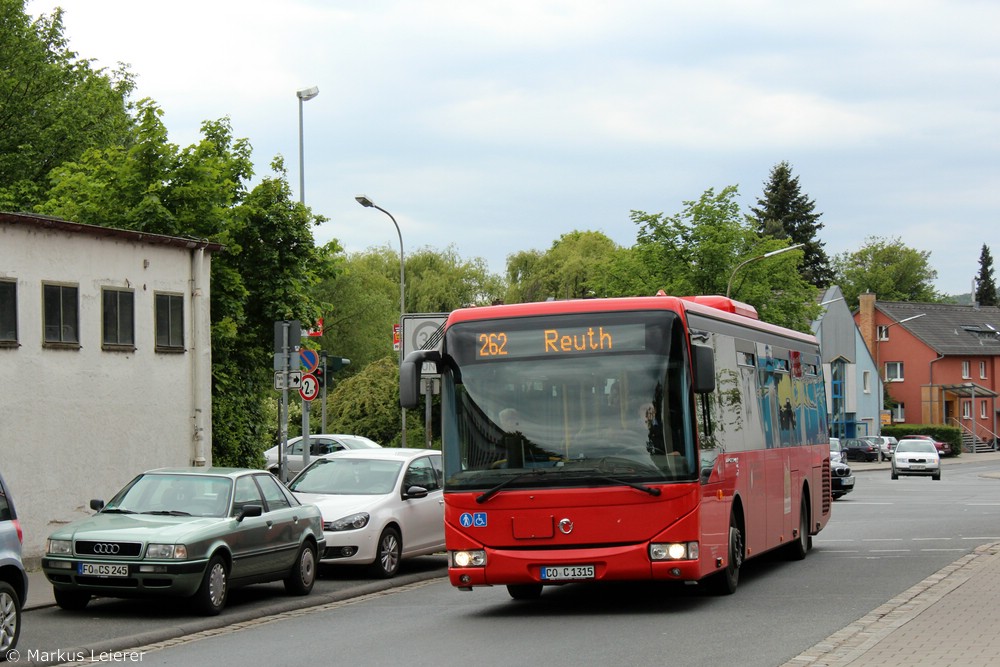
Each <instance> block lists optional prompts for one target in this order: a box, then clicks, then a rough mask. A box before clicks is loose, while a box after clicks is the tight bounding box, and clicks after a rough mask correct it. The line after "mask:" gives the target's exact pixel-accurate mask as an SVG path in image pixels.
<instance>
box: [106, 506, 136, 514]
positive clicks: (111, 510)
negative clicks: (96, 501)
mask: <svg viewBox="0 0 1000 667" xmlns="http://www.w3.org/2000/svg"><path fill="white" fill-rule="evenodd" d="M135 513H136V512H135V510H127V509H124V508H122V507H104V508H102V509H101V514H135Z"/></svg>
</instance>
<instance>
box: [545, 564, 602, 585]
mask: <svg viewBox="0 0 1000 667" xmlns="http://www.w3.org/2000/svg"><path fill="white" fill-rule="evenodd" d="M593 578H594V566H593V565H547V566H545V567H543V568H542V579H544V580H546V581H561V580H562V581H564V580H567V579H593Z"/></svg>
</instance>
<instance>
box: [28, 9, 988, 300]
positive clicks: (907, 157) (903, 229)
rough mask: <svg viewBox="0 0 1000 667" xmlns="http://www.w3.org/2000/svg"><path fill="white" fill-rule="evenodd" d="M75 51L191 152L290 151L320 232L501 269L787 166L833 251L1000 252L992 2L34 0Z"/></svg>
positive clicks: (946, 281)
mask: <svg viewBox="0 0 1000 667" xmlns="http://www.w3.org/2000/svg"><path fill="white" fill-rule="evenodd" d="M56 6H61V7H63V8H64V9H65V10H66V16H65V25H66V36H67V38H68V39H69V41H70V46H71V48H73V49H74V50H76V51H77V52H78V53H79V54H80V56H82V57H88V58H94V59H96V60H97V63H98V64H99V65H105V66H109V67H112V66H114V65H115V64H116V63H117V62H124V63H128V64H129V65H130V66H131V69H132V71H133V73H134V74H135V75H136V76H137V80H138V91H137V94H136V97H137V98H141V97H150V98H152V99H154V100H155V101H156V102H157V103H158V104H159V105H160V106H161V107H162V109H163V110H164V122H165V124H166V126H167V129H168V131H169V132H170V140H171V141H172V142H173V143H176V144H179V145H181V146H187V145H189V144H191V143H193V142H195V141H196V140H197V139H198V136H199V135H198V130H199V127H200V125H201V123H202V122H203V121H205V120H209V119H218V118H221V117H223V116H229V117H230V119H231V122H232V126H233V130H234V133H235V135H236V136H238V137H246V138H248V139H249V140H250V142H251V143H252V145H253V148H254V158H255V163H256V165H257V175H258V177H260V176H265V175H267V174H268V173H269V171H270V170H269V163H270V161H271V159H272V158H273V157H274V156H275V155H277V154H280V155H282V156H284V158H285V161H286V165H287V167H288V175H289V181H290V183H291V184H292V185H293V189H294V191H295V193H296V196H297V195H298V192H299V142H298V139H299V124H298V123H299V116H298V112H299V101H298V99H297V97H296V94H295V91H296V90H298V89H301V88H306V87H309V86H314V85H315V86H318V87H319V90H320V93H319V96H318V97H316V98H315V99H313V100H311V101H309V102H305V103H304V104H303V115H304V137H305V199H306V203H307V204H308V205H310V206H311V207H312V208H313V209H314V211H316V212H317V213H319V214H322V215H324V216H326V217H328V218H329V219H330V221H329V222H328V223H325V224H324V225H322V226H321V227H320V228H318V229H317V230H316V239H317V241H318V242H326V241H328V240H330V239H333V238H336V239H338V240H340V242H341V243H342V244H343V245H344V247H345V248H346V249H347V250H348V251H357V250H364V249H366V248H369V247H372V246H387V245H388V246H390V247H392V248H394V249H397V250H398V247H399V241H398V237H397V236H396V230H395V228H394V227H393V226H392V222H391V221H390V220H389V219H388V218H387V217H386V216H385V215H383V214H382V213H380V212H379V211H376V210H374V209H365V208H362V207H361V206H360V205H358V204H357V203H356V202H355V200H354V196H355V195H357V194H360V193H364V194H367V195H368V196H369V198H371V199H372V200H373V201H374V202H375V203H376V204H378V205H379V206H381V207H383V208H385V209H386V210H388V211H389V212H390V213H392V215H393V216H394V217H395V218H396V220H397V221H398V222H399V225H400V227H401V229H402V236H403V245H404V249H405V251H406V253H407V254H408V253H409V252H410V251H411V250H415V249H417V248H421V247H426V246H429V247H431V248H435V249H439V250H440V249H444V248H446V247H447V246H448V245H451V244H453V245H454V247H455V249H456V250H457V252H458V254H459V255H460V256H461V257H463V258H465V259H471V258H474V257H482V258H483V259H485V260H486V261H487V262H488V263H489V266H490V269H491V270H492V271H494V272H496V273H502V272H503V270H504V267H505V262H506V258H507V256H508V255H509V254H511V253H514V252H517V251H520V250H528V249H537V250H545V249H547V248H548V247H550V246H551V245H552V243H553V241H555V240H556V239H558V238H559V236H560V235H562V234H565V233H567V232H570V231H573V230H575V229H579V230H598V231H602V232H604V233H605V234H607V235H608V236H610V237H611V238H612V239H614V240H615V241H616V242H618V243H620V244H622V245H626V246H628V245H632V244H633V243H634V241H635V233H636V227H635V225H634V224H633V223H632V222H631V221H630V219H629V212H630V211H631V210H633V209H635V210H641V211H646V212H649V213H655V212H664V213H666V214H668V215H670V214H674V213H678V212H679V211H680V210H681V209H682V208H683V202H684V201H687V200H693V199H697V198H698V197H699V196H700V195H701V194H702V193H703V192H704V191H705V190H707V189H708V188H714V189H715V190H716V191H718V190H720V189H721V188H723V187H725V186H727V185H737V186H739V191H740V195H741V196H740V201H741V202H742V204H743V206H744V208H745V209H749V207H750V206H753V205H755V204H756V200H757V198H758V197H759V196H760V195H761V193H762V190H763V185H764V183H765V181H766V180H767V178H768V175H769V173H770V170H771V168H772V167H773V166H774V165H776V164H777V163H779V162H781V161H782V160H787V161H788V162H789V163H790V164H791V166H792V171H793V174H794V175H796V176H798V178H799V182H800V185H801V188H802V191H803V192H804V193H805V194H806V195H807V196H809V197H810V198H811V199H813V200H814V201H815V202H816V211H817V212H819V213H822V218H821V219H820V220H821V222H823V223H824V224H825V228H824V229H822V230H821V231H820V239H821V240H822V241H823V242H824V243H825V244H826V251H827V253H828V254H829V255H830V256H831V257H833V256H834V255H837V254H839V253H841V252H845V251H854V250H857V249H858V248H859V247H861V245H862V244H863V243H864V242H865V240H866V239H867V238H868V237H869V236H872V235H877V236H882V237H886V238H890V239H892V238H897V237H898V238H901V239H902V241H903V242H904V243H905V244H906V245H908V246H910V247H913V248H916V249H919V250H925V251H930V252H931V256H930V263H931V266H932V267H933V268H934V269H935V270H936V271H937V272H938V281H937V288H938V289H939V290H941V291H943V292H945V293H949V294H957V293H964V292H968V291H969V290H970V289H971V285H972V279H973V277H974V276H975V275H976V273H977V271H978V267H979V256H980V250H981V248H982V246H983V244H984V243H985V244H986V245H988V246H990V250H991V254H992V255H993V256H994V258H996V259H997V262H998V265H1000V257H998V255H1000V233H998V229H1000V227H998V225H997V221H998V218H1000V216H998V212H1000V150H998V149H1000V3H998V2H995V0H981V1H976V0H966V1H962V0H946V1H940V2H938V1H933V0H929V1H928V0H900V1H894V0H841V1H839V2H822V3H820V2H802V1H800V0H771V1H768V0H719V1H712V0H691V1H683V2H681V1H675V0H613V1H612V0H607V1H604V2H599V1H594V0H530V1H522V0H501V1H495V0H474V1H470V0H454V1H451V0H420V1H415V0H410V1H408V2H407V1H392V0H366V1H365V2H359V1H358V0H353V1H351V2H342V1H339V0H282V1H281V2H276V1H275V0H200V1H198V2H194V1H192V0H171V1H170V2H139V1H136V0H60V1H56V0H29V3H28V5H27V7H28V11H29V13H31V14H32V15H35V16H37V15H38V14H40V13H50V12H51V11H52V10H53V8H54V7H56Z"/></svg>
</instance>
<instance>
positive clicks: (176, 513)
mask: <svg viewBox="0 0 1000 667" xmlns="http://www.w3.org/2000/svg"><path fill="white" fill-rule="evenodd" d="M143 514H156V515H158V516H191V512H185V511H183V510H149V511H148V512H143Z"/></svg>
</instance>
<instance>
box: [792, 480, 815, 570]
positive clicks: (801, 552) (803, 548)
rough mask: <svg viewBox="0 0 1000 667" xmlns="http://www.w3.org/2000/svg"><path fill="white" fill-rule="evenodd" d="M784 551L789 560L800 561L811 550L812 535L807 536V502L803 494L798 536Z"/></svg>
mask: <svg viewBox="0 0 1000 667" xmlns="http://www.w3.org/2000/svg"><path fill="white" fill-rule="evenodd" d="M785 549H786V550H785V554H786V555H787V556H788V559H789V560H802V559H803V558H805V557H806V554H808V553H809V550H810V549H812V535H810V534H809V501H808V500H806V497H805V495H804V494H803V496H802V502H801V503H800V507H799V536H798V538H797V539H796V540H795V541H794V542H790V543H789V544H788V546H787V547H785Z"/></svg>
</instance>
